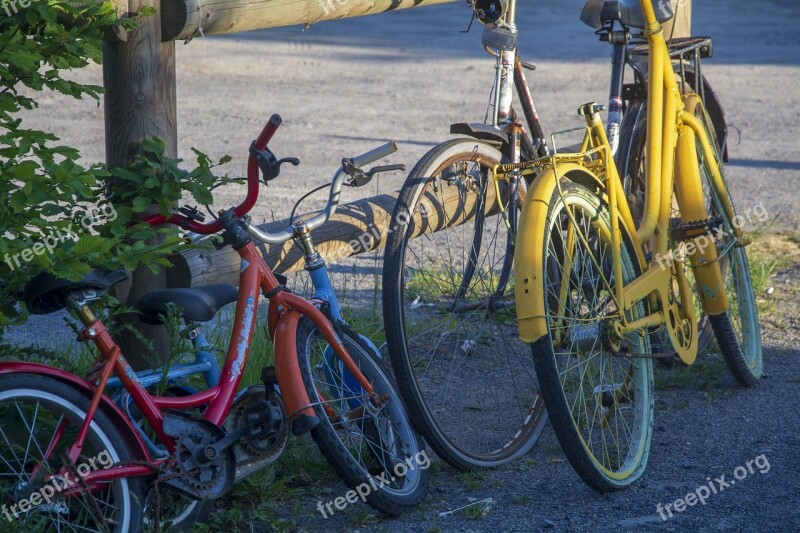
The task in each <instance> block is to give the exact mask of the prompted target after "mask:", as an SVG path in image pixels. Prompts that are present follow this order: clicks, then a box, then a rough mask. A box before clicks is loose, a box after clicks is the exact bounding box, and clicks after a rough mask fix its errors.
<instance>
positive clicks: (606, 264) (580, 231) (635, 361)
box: [526, 180, 654, 491]
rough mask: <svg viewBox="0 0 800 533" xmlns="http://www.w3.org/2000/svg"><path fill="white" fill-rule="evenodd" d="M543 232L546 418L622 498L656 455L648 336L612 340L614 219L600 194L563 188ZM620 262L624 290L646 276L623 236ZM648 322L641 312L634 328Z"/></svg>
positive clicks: (633, 315) (541, 351)
mask: <svg viewBox="0 0 800 533" xmlns="http://www.w3.org/2000/svg"><path fill="white" fill-rule="evenodd" d="M562 193H563V194H562ZM532 205H533V204H527V205H526V208H528V206H532ZM532 208H538V207H532ZM541 231H546V234H545V239H544V253H543V255H542V258H543V259H542V260H543V261H544V263H543V264H542V270H543V283H542V285H541V289H540V290H542V293H541V295H540V298H542V301H544V302H546V307H545V312H546V319H547V325H548V329H549V334H547V335H545V336H543V337H542V338H540V339H538V340H537V341H536V342H534V343H533V344H531V349H532V351H533V359H534V363H535V365H536V373H537V374H538V375H539V384H540V387H541V391H542V395H543V396H544V399H545V403H546V405H547V412H548V414H549V416H550V420H551V422H552V426H553V430H554V431H555V433H556V436H557V437H558V441H559V443H560V444H561V447H562V449H563V450H564V453H565V454H566V456H567V458H568V459H569V461H570V464H571V465H572V467H573V468H574V469H575V471H576V472H577V473H578V475H579V476H580V477H581V478H582V479H583V480H584V481H585V482H586V483H587V484H588V485H590V486H591V487H593V488H594V489H596V490H600V491H613V490H619V489H623V488H625V487H627V486H629V485H630V484H631V483H633V482H634V481H636V480H637V479H638V478H639V477H640V476H641V475H642V474H643V473H644V470H645V467H646V465H647V458H648V455H649V450H650V440H651V437H652V431H653V405H654V402H653V367H652V360H651V359H649V358H647V357H646V355H647V354H648V353H649V352H650V343H649V336H648V335H644V334H640V333H642V332H634V333H631V334H628V335H625V336H624V337H623V338H622V339H621V340H619V341H617V340H615V337H614V336H613V335H612V334H611V330H612V328H613V324H614V323H615V321H616V320H618V319H619V317H620V307H619V306H618V305H617V302H616V296H615V287H616V283H617V282H618V280H616V279H615V278H614V269H613V262H612V247H611V243H610V242H609V240H608V236H609V235H611V226H610V219H609V214H608V210H607V209H606V208H605V206H604V205H603V204H602V203H601V201H600V199H599V198H598V196H597V194H596V193H594V192H593V191H592V190H590V189H588V188H587V187H584V186H583V185H579V184H577V183H572V182H569V181H567V180H563V181H562V186H561V192H559V190H558V189H556V190H555V191H554V193H553V197H552V199H551V201H550V206H549V210H548V216H547V223H546V226H545V227H544V228H542V229H541ZM621 261H622V271H623V278H624V279H623V280H622V281H624V283H628V282H630V281H631V280H633V279H634V278H636V277H637V275H639V274H640V273H641V269H640V267H639V265H638V261H637V259H636V257H635V255H634V253H633V244H632V242H631V240H630V238H629V237H628V236H627V235H626V234H625V233H624V231H623V241H622V247H621ZM645 314H646V312H645V305H644V303H641V302H640V303H639V304H637V305H635V306H634V307H633V309H631V311H630V312H629V313H628V314H627V318H628V320H629V321H631V320H635V319H637V318H641V317H643V316H645ZM639 354H644V356H640V355H639Z"/></svg>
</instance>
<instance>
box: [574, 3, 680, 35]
mask: <svg viewBox="0 0 800 533" xmlns="http://www.w3.org/2000/svg"><path fill="white" fill-rule="evenodd" d="M653 8H654V9H655V13H656V18H657V19H658V22H661V23H664V22H666V21H668V20H669V19H671V18H672V17H674V16H675V13H674V12H673V10H672V4H671V3H670V2H669V1H668V0H658V1H657V2H656V4H655V5H654V6H653ZM612 20H613V21H619V22H620V23H622V25H624V26H626V27H628V28H637V29H644V26H645V21H644V13H643V12H642V6H641V4H640V3H639V0H589V1H588V2H586V5H584V6H583V11H582V12H581V22H583V23H584V24H587V25H589V26H591V27H592V28H594V29H596V30H599V29H602V28H603V26H604V25H605V24H606V23H607V22H611V21H612Z"/></svg>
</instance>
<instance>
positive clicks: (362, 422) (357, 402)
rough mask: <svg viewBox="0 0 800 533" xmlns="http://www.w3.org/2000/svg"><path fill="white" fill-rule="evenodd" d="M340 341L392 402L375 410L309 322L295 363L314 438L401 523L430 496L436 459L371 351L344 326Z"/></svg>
mask: <svg viewBox="0 0 800 533" xmlns="http://www.w3.org/2000/svg"><path fill="white" fill-rule="evenodd" d="M338 333H339V336H340V338H341V340H342V344H343V345H344V347H345V349H346V350H347V352H348V353H349V354H350V357H352V358H353V361H354V362H355V363H356V365H358V367H359V368H360V369H361V372H362V373H363V374H364V375H365V376H366V378H367V379H368V380H369V382H370V383H372V386H373V387H374V388H375V392H376V393H377V394H378V395H379V396H380V397H381V398H383V399H385V400H386V401H385V403H384V404H383V405H382V406H381V407H380V408H379V409H378V408H373V407H372V404H371V403H370V402H369V400H368V399H367V396H366V394H365V393H364V391H363V389H362V388H361V386H360V385H359V384H358V382H356V381H355V378H354V377H353V376H352V375H351V374H350V373H349V372H347V371H346V370H345V369H344V366H343V364H342V363H341V361H339V359H338V358H337V357H336V356H335V354H334V352H333V350H332V349H331V348H330V347H329V346H328V343H327V342H326V341H325V339H324V338H323V337H322V335H321V334H320V333H319V330H318V329H317V328H316V326H314V324H313V322H311V320H309V319H308V318H307V317H303V318H302V319H301V321H300V324H299V326H298V329H297V355H298V357H299V358H300V369H301V372H302V373H303V381H304V382H305V385H306V390H307V391H308V394H309V398H310V399H311V402H312V403H313V404H314V410H315V411H316V415H317V416H318V417H319V419H320V424H319V425H318V426H317V427H315V428H314V429H313V430H311V436H312V437H313V438H314V441H315V442H316V443H317V445H318V446H319V449H320V451H322V454H323V455H324V456H325V458H326V459H327V460H328V463H329V464H330V465H331V466H332V467H333V469H334V470H335V471H336V473H337V474H338V475H339V477H341V478H342V480H343V481H344V482H345V484H347V486H349V487H350V488H351V489H354V490H356V491H357V492H358V494H359V496H360V497H362V499H365V501H366V502H367V503H369V505H371V506H372V507H374V508H375V509H378V510H379V511H381V512H383V513H385V514H389V515H396V514H399V513H401V512H403V511H405V510H406V509H409V508H411V507H413V506H415V505H417V504H418V503H419V502H421V501H422V499H423V498H424V497H425V495H426V494H427V493H428V484H429V479H430V472H429V471H428V470H427V469H428V467H429V466H430V458H429V457H428V455H427V453H426V451H425V447H424V445H423V444H422V441H421V440H420V439H418V438H417V435H416V433H415V432H414V430H413V428H412V426H411V422H410V420H409V418H408V415H407V414H406V412H405V409H404V407H403V403H402V400H401V399H400V395H399V393H398V392H397V391H396V389H395V387H394V386H393V384H392V383H391V381H390V378H389V377H388V374H387V373H386V372H385V370H384V369H383V368H381V366H382V365H381V363H380V361H379V360H376V359H375V358H374V357H373V355H372V352H371V350H370V348H369V346H368V345H367V344H366V343H365V342H364V341H363V340H362V339H361V338H360V337H359V336H358V334H356V333H355V332H353V331H352V330H350V328H348V327H347V326H346V325H344V324H340V326H339V332H338ZM359 487H360V489H359ZM362 493H365V494H364V495H363V496H362Z"/></svg>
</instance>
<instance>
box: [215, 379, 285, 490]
mask: <svg viewBox="0 0 800 533" xmlns="http://www.w3.org/2000/svg"><path fill="white" fill-rule="evenodd" d="M265 397H266V387H265V386H264V385H263V384H256V385H251V386H249V387H247V389H246V390H245V391H243V392H242V393H240V394H239V395H238V397H237V398H236V401H235V402H234V403H233V406H232V407H231V410H230V413H228V416H227V418H225V422H223V424H222V427H223V428H224V429H225V431H226V432H227V433H231V432H233V431H236V430H237V429H239V428H241V427H243V426H246V424H247V419H246V417H245V415H246V412H247V410H248V408H250V407H253V406H256V405H258V403H259V402H263V401H264V398H265ZM273 401H274V402H276V403H277V404H278V406H279V410H280V412H281V419H282V420H281V424H280V425H279V428H278V429H277V431H276V432H275V433H273V434H270V435H268V436H264V437H261V438H259V439H255V440H252V439H250V438H249V437H248V433H247V432H246V431H245V434H244V435H243V436H242V438H241V439H239V441H237V443H236V444H235V445H234V446H233V453H234V457H235V459H236V479H235V481H234V482H239V481H240V480H242V479H243V478H245V477H247V476H249V475H251V474H253V473H255V472H257V471H259V470H262V469H264V468H266V467H268V466H269V465H271V464H273V463H274V462H275V461H276V460H278V458H279V457H280V456H281V455H282V454H283V452H284V450H285V449H286V446H287V445H288V444H289V425H288V423H286V411H285V410H284V408H283V402H282V401H281V399H280V396H279V395H278V394H277V392H275V394H274V398H273ZM276 426H277V424H276Z"/></svg>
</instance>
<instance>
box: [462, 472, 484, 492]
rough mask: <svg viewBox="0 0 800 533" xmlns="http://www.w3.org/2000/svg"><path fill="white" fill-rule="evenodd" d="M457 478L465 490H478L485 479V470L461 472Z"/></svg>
mask: <svg viewBox="0 0 800 533" xmlns="http://www.w3.org/2000/svg"><path fill="white" fill-rule="evenodd" d="M459 479H460V480H461V483H463V484H464V488H466V489H467V490H478V489H480V488H481V487H482V486H483V482H484V480H485V479H486V472H484V471H482V470H472V471H470V472H462V473H461V474H460V475H459Z"/></svg>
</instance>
